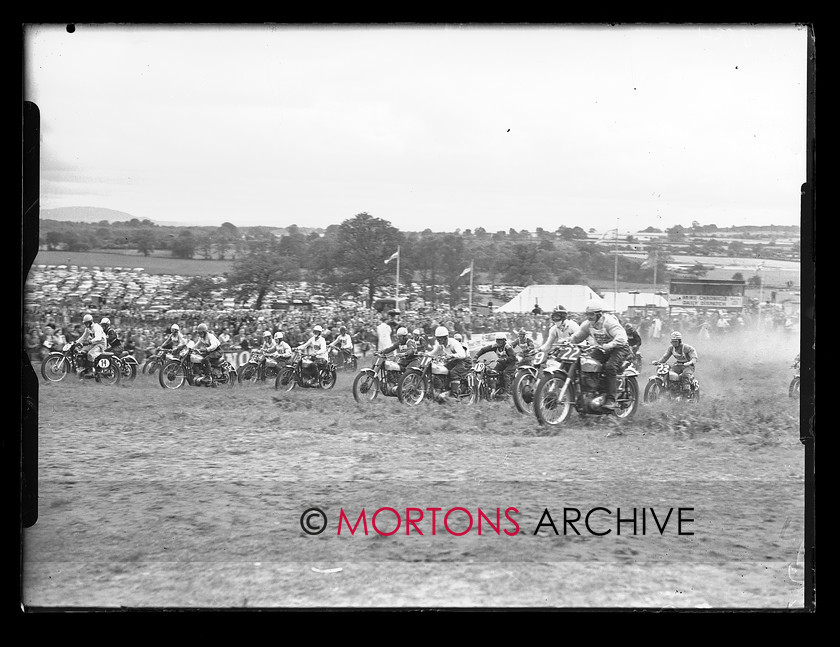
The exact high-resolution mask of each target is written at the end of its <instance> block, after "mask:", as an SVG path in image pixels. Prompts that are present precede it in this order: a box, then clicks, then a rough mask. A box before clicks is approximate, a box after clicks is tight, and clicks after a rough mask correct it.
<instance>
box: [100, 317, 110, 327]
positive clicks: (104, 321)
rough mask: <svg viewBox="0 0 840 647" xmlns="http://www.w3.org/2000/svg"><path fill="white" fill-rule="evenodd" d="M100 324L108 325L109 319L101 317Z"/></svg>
mask: <svg viewBox="0 0 840 647" xmlns="http://www.w3.org/2000/svg"><path fill="white" fill-rule="evenodd" d="M99 325H100V326H110V325H111V320H110V319H108V317H102V321H100V322H99Z"/></svg>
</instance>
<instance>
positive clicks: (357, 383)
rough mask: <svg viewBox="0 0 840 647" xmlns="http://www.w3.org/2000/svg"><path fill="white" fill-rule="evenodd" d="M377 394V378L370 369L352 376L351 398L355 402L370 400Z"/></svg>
mask: <svg viewBox="0 0 840 647" xmlns="http://www.w3.org/2000/svg"><path fill="white" fill-rule="evenodd" d="M377 395H379V380H378V379H377V378H376V375H374V374H373V373H372V372H371V371H362V372H361V373H358V374H357V375H356V377H355V378H353V399H354V400H355V401H356V402H359V403H365V402H372V401H373V400H375V399H376V396H377Z"/></svg>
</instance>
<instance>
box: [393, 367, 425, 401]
mask: <svg viewBox="0 0 840 647" xmlns="http://www.w3.org/2000/svg"><path fill="white" fill-rule="evenodd" d="M428 392H429V384H428V382H427V380H426V379H425V378H424V377H423V376H422V375H420V374H418V373H406V374H405V375H403V377H402V379H401V380H400V387H399V399H400V402H402V403H403V404H407V405H408V406H410V407H416V406H417V405H418V404H420V403H421V402H423V400H424V399H425V398H426V394H427V393H428Z"/></svg>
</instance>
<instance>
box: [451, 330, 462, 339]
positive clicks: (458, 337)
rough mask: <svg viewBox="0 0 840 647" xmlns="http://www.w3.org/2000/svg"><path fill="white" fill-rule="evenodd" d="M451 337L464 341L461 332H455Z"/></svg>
mask: <svg viewBox="0 0 840 647" xmlns="http://www.w3.org/2000/svg"><path fill="white" fill-rule="evenodd" d="M452 339H454V340H455V341H464V336H463V335H462V334H461V333H459V332H456V333H455V334H454V335H452Z"/></svg>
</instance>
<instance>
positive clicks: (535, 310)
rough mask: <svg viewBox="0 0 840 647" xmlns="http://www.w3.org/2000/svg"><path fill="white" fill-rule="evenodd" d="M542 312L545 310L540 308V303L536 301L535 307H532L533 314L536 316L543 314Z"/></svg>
mask: <svg viewBox="0 0 840 647" xmlns="http://www.w3.org/2000/svg"><path fill="white" fill-rule="evenodd" d="M542 313H543V310H542V308H540V304H539V303H535V304H534V307H533V308H531V314H532V315H535V316H536V315H541V314H542Z"/></svg>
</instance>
